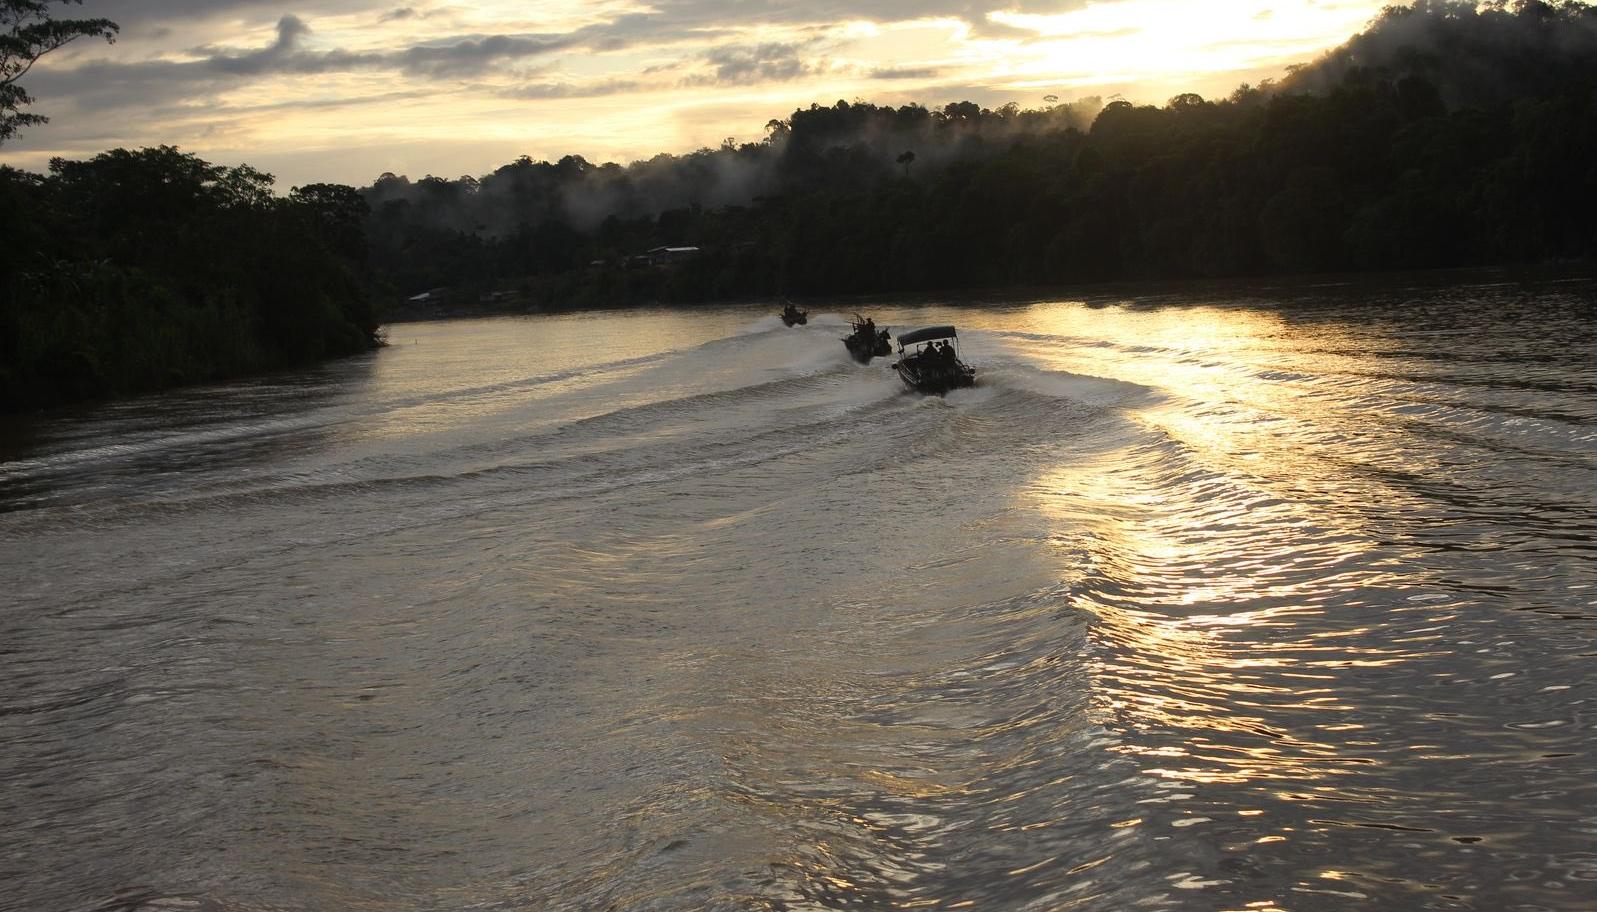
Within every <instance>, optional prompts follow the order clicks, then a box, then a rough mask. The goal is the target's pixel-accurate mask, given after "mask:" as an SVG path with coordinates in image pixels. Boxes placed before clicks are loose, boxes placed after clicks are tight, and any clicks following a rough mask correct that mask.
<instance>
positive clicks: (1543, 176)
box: [363, 0, 1597, 307]
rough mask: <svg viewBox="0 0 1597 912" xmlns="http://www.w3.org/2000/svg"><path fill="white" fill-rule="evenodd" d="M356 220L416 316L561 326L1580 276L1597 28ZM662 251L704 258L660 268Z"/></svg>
mask: <svg viewBox="0 0 1597 912" xmlns="http://www.w3.org/2000/svg"><path fill="white" fill-rule="evenodd" d="M363 194H364V196H365V198H366V199H367V201H368V202H369V203H370V205H371V216H370V218H369V220H368V222H367V224H368V227H369V237H370V239H371V244H372V264H373V266H374V268H375V269H376V271H377V273H378V274H379V275H381V276H382V277H383V278H384V279H385V280H386V281H387V282H388V283H389V284H390V285H391V287H392V289H393V290H394V291H395V292H396V293H397V294H398V295H400V296H408V295H412V294H415V293H418V292H422V291H425V290H429V289H435V288H447V289H451V290H452V292H453V295H454V296H455V297H456V299H473V300H474V299H475V298H476V296H478V295H480V294H482V293H484V292H490V291H499V292H501V293H507V292H508V293H511V294H514V295H515V296H516V297H517V298H518V299H521V300H524V301H530V302H531V303H536V304H540V305H543V306H556V307H580V306H587V305H593V304H617V303H627V302H639V301H656V300H658V301H699V300H708V299H714V298H726V297H737V296H753V295H773V294H821V293H853V292H882V291H914V290H927V289H949V288H962V287H974V286H1004V285H1020V284H1026V285H1037V284H1052V283H1064V282H1076V281H1101V280H1114V279H1139V278H1180V277H1198V276H1203V277H1211V276H1234V275H1256V274H1265V273H1303V272H1324V271H1336V270H1380V269H1393V268H1428V267H1448V266H1463V265H1484V264H1502V263H1521V262H1539V261H1546V260H1566V259H1585V258H1589V257H1591V256H1592V254H1593V253H1594V252H1597V219H1593V218H1591V216H1590V213H1591V212H1592V211H1593V204H1594V203H1597V8H1594V7H1592V6H1589V5H1586V4H1583V3H1574V2H1566V3H1551V4H1549V3H1543V2H1537V0H1521V2H1515V3H1487V4H1483V5H1477V4H1475V3H1471V2H1456V0H1422V2H1420V3H1417V4H1415V5H1413V6H1402V7H1392V8H1389V9H1388V10H1386V11H1385V12H1384V13H1383V14H1382V15H1381V16H1380V17H1379V18H1378V19H1377V20H1376V21H1374V22H1373V23H1372V24H1371V26H1370V28H1369V29H1368V30H1367V31H1366V32H1365V33H1363V34H1361V35H1359V36H1356V37H1355V38H1353V39H1352V40H1351V41H1349V42H1348V43H1347V44H1346V45H1344V46H1342V47H1340V48H1338V49H1336V50H1334V51H1331V52H1330V53H1328V54H1327V55H1325V56H1324V57H1323V58H1322V59H1320V60H1318V61H1315V62H1314V63H1312V64H1309V65H1306V66H1303V67H1297V68H1294V69H1293V70H1292V71H1291V72H1290V73H1289V74H1287V75H1286V76H1285V78H1283V79H1282V80H1281V81H1280V82H1267V83H1265V84H1263V85H1259V86H1246V85H1244V86H1242V87H1240V88H1238V89H1237V90H1236V91H1235V92H1234V93H1232V94H1231V96H1230V97H1229V98H1225V99H1221V100H1208V99H1204V98H1201V97H1199V96H1197V95H1181V96H1178V97H1176V98H1174V99H1172V100H1171V101H1170V102H1169V103H1168V104H1166V105H1164V106H1162V107H1153V106H1138V105H1133V104H1130V103H1128V102H1125V101H1120V100H1114V101H1111V102H1110V103H1109V104H1107V105H1100V104H1099V103H1098V101H1097V100H1096V99H1088V100H1084V101H1077V102H1074V103H1071V104H1063V105H1055V106H1053V107H1050V108H1047V109H1044V110H1021V109H1019V108H1018V107H1016V106H1013V105H1011V106H1006V107H1003V108H999V109H997V110H987V109H983V108H981V107H979V106H978V105H975V104H972V103H969V102H962V103H957V104H950V105H947V106H945V107H943V108H941V109H937V110H928V109H927V108H924V107H920V106H915V105H911V106H905V107H899V108H892V107H881V106H877V105H873V104H869V103H865V102H855V103H848V102H844V101H839V102H837V103H836V104H835V105H832V106H830V107H825V106H812V107H810V108H808V109H804V110H799V111H795V112H794V113H793V114H792V115H791V116H790V117H788V118H786V119H784V120H773V121H771V122H770V123H769V124H768V125H767V135H766V137H765V139H764V140H763V141H762V142H758V143H745V144H737V143H734V142H731V141H728V142H726V143H724V144H723V145H722V146H721V147H720V148H719V149H704V150H700V151H698V152H695V153H692V154H689V155H684V156H670V155H662V156H658V157H656V158H654V159H650V160H647V161H642V162H637V163H634V164H631V165H628V166H621V165H616V164H604V165H594V164H591V163H589V162H587V161H585V160H584V159H582V158H580V157H578V156H568V157H566V158H562V159H560V160H559V161H557V162H539V161H532V160H530V159H526V158H523V159H521V160H519V161H516V162H512V163H511V164H508V165H506V166H504V167H502V168H500V169H498V170H497V171H495V172H493V173H492V174H489V175H486V176H484V177H482V178H460V179H458V180H445V179H441V178H436V177H427V178H423V179H421V180H418V181H410V180H408V179H406V178H404V177H396V176H394V175H391V174H389V175H383V176H382V178H380V179H379V180H378V181H377V182H376V183H375V184H374V185H373V186H371V187H369V188H367V189H365V190H364V191H363ZM662 246H677V247H692V248H697V250H696V251H690V252H688V253H687V254H686V255H684V256H682V257H674V258H673V259H672V260H671V262H670V263H669V264H665V265H661V264H659V263H658V262H657V263H656V265H653V266H648V265H644V260H643V259H642V258H641V257H639V256H638V255H639V254H641V253H643V252H644V251H648V250H650V249H651V248H656V247H662Z"/></svg>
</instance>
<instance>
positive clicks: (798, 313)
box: [782, 301, 810, 326]
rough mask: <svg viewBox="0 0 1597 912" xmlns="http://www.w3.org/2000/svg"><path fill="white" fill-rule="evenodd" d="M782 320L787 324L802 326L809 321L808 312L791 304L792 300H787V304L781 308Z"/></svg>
mask: <svg viewBox="0 0 1597 912" xmlns="http://www.w3.org/2000/svg"><path fill="white" fill-rule="evenodd" d="M782 322H783V323H786V324H787V325H788V326H803V325H804V324H806V323H808V322H810V312H809V311H807V310H799V309H798V308H797V307H794V306H793V302H792V301H789V302H787V306H786V307H783V308H782Z"/></svg>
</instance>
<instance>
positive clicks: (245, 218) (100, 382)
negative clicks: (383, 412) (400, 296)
mask: <svg viewBox="0 0 1597 912" xmlns="http://www.w3.org/2000/svg"><path fill="white" fill-rule="evenodd" d="M366 216H367V207H366V202H365V200H364V199H362V198H361V196H360V195H359V194H358V193H357V192H356V191H355V190H354V189H353V188H350V187H339V186H333V185H315V186H308V187H299V188H295V189H294V190H293V192H292V193H290V194H289V196H288V197H287V198H286V199H285V198H282V197H278V196H276V195H274V194H273V193H272V178H271V176H270V175H266V174H262V173H261V172H259V171H256V170H254V169H252V168H249V167H238V168H226V167H220V166H215V165H211V164H208V163H206V162H204V161H201V160H200V159H198V158H196V157H194V156H192V155H188V154H185V153H182V152H179V151H178V150H176V149H172V148H169V147H161V148H154V149H144V150H141V151H138V152H129V151H126V150H117V151H114V152H107V153H105V154H102V155H99V156H96V157H95V158H93V159H91V160H89V161H63V160H59V159H58V160H56V161H55V162H53V163H52V164H51V168H50V173H49V174H48V175H36V174H31V173H28V172H24V171H18V170H16V169H13V168H0V236H3V237H4V239H5V240H4V243H0V409H16V408H23V407H33V406H40V405H49V404H53V403H58V402H66V401H71V400H76V399H86V398H96V397H100V396H106V395H119V394H126V393H133V392H140V391H144V390H152V389H159V388H163V387H168V386H176V385H179V384H184V383H196V382H203V381H208V380H216V379H222V378H226V377H233V376H238V375H240V374H245V373H250V372H253V371H259V370H265V369H268V368H274V367H280V366H284V365H288V364H295V363H300V362H305V361H309V360H312V359H315V358H320V357H325V356H329V355H339V354H349V353H353V352H357V351H363V350H367V349H369V348H371V347H372V346H374V345H375V344H376V343H377V320H376V317H375V315H374V310H373V307H372V303H371V295H370V294H369V292H368V289H369V279H368V277H367V275H366V268H367V267H366V260H367V249H366V236H365V218H366Z"/></svg>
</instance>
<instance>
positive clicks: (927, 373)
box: [893, 326, 976, 396]
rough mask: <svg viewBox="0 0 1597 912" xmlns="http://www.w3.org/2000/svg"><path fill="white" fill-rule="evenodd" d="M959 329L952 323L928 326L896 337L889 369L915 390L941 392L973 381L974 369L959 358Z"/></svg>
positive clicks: (970, 383)
mask: <svg viewBox="0 0 1597 912" xmlns="http://www.w3.org/2000/svg"><path fill="white" fill-rule="evenodd" d="M958 343H959V333H958V331H957V330H955V329H954V327H952V326H928V327H926V328H925V329H917V330H914V331H913V332H907V333H904V334H902V335H900V336H899V337H898V362H897V363H896V364H894V365H893V370H895V371H898V377H899V379H900V380H903V381H904V385H905V386H908V387H909V388H910V389H912V390H915V391H916V392H918V393H926V394H929V395H933V396H941V395H942V394H944V393H946V392H948V391H949V390H952V389H959V388H961V387H966V386H975V385H976V370H975V368H972V367H971V366H970V365H968V364H966V363H965V362H963V361H961V360H959V350H958Z"/></svg>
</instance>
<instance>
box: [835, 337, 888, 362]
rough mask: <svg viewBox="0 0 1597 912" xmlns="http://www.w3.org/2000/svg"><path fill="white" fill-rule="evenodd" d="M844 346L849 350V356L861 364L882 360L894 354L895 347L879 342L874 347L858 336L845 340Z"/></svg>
mask: <svg viewBox="0 0 1597 912" xmlns="http://www.w3.org/2000/svg"><path fill="white" fill-rule="evenodd" d="M843 345H844V347H846V348H847V349H848V353H849V356H850V357H852V358H853V359H854V360H855V361H858V362H859V363H861V364H869V363H871V359H872V358H881V357H885V356H887V355H890V354H892V353H893V346H892V345H891V344H889V343H887V342H884V341H881V340H877V341H876V344H875V345H872V344H871V343H869V342H866V341H865V340H863V339H861V338H859V337H858V336H849V337H848V338H846V339H844V340H843Z"/></svg>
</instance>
